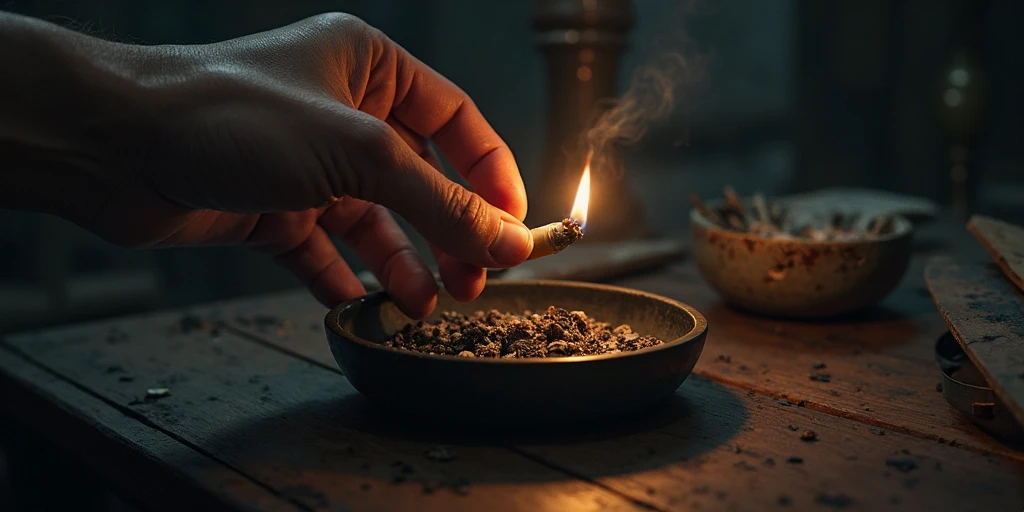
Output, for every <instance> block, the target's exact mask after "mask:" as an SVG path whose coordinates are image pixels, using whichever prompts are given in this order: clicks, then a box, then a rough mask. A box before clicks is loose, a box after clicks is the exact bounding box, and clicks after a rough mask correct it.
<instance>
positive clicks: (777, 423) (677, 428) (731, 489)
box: [200, 293, 1024, 510]
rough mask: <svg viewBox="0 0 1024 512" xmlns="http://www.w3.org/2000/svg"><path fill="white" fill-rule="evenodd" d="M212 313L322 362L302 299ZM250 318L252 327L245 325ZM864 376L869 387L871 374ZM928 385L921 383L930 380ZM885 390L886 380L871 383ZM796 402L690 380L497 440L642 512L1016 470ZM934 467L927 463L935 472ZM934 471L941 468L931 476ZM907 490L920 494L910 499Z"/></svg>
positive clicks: (923, 501)
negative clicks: (658, 404) (569, 427)
mask: <svg viewBox="0 0 1024 512" xmlns="http://www.w3.org/2000/svg"><path fill="white" fill-rule="evenodd" d="M217 309H218V310H212V311H201V312H200V313H201V314H210V315H212V316H213V317H218V318H223V319H226V320H227V321H228V322H229V323H230V324H231V325H233V326H239V327H232V328H233V329H234V328H239V329H240V330H241V331H242V332H245V333H246V334H247V335H249V336H251V337H252V338H253V339H254V340H259V342H260V343H268V344H271V345H274V346H277V347H279V348H280V349H281V350H287V351H296V352H297V353H301V354H302V356H303V357H305V358H309V359H310V360H314V361H318V362H319V363H320V364H322V365H323V366H324V367H334V360H333V358H332V357H331V355H330V353H329V351H328V350H327V348H326V342H325V341H324V340H323V338H322V334H321V333H319V332H316V331H318V330H322V327H321V326H320V325H318V324H317V322H316V320H315V319H317V318H320V317H322V315H323V313H324V310H323V309H322V308H321V307H319V306H318V305H317V304H316V303H315V302H313V301H311V300H310V299H309V298H308V297H307V296H306V294H303V293H296V294H292V295H290V296H288V297H287V298H286V299H283V300H282V299H274V298H272V297H268V298H266V299H265V300H259V299H254V300H252V301H249V302H247V303H237V304H232V305H230V306H228V307H225V308H217ZM257 318H261V319H262V321H255V319H257ZM940 322H941V320H940ZM318 328H319V329H318ZM712 355H713V353H712ZM702 362H703V361H702ZM808 366H809V365H808ZM773 375H774V374H773ZM804 375H805V374H803V373H801V375H800V378H801V382H805V380H803V379H805V377H804ZM713 378H714V377H713ZM870 378H871V379H872V380H875V381H878V380H879V379H878V378H877V376H875V377H870ZM928 382H929V384H930V385H933V384H931V383H932V381H931V380H929V381H928ZM891 383H892V381H891V380H882V381H881V382H879V384H891ZM806 387H807V385H806V384H801V383H798V382H796V379H794V381H793V383H792V388H791V389H792V391H793V392H794V393H796V394H798V395H799V394H800V392H801V391H800V390H801V388H806ZM929 392H930V393H934V394H935V395H938V396H939V402H938V403H939V404H940V405H945V402H943V401H942V399H941V393H935V392H934V391H933V390H929ZM875 393H876V395H875V396H880V395H883V394H884V391H883V390H881V389H875ZM825 395H827V396H831V395H830V394H828V393H825ZM900 398H901V397H900V396H899V393H895V394H894V396H892V397H888V398H886V399H884V400H881V401H880V403H882V404H883V406H887V405H889V404H888V402H894V403H892V404H891V408H892V410H894V411H895V412H894V413H893V417H892V418H890V419H888V420H886V422H882V425H887V424H893V425H895V426H896V428H897V430H899V429H900V428H902V427H901V425H904V423H903V420H902V419H901V418H900V417H899V416H900V414H901V413H902V412H903V411H902V409H903V408H901V407H900V404H899V400H900ZM797 403H798V402H796V401H786V400H781V399H772V398H769V397H765V396H761V395H758V394H755V393H748V392H747V391H746V390H745V389H743V388H741V389H736V388H730V387H726V386H722V385H720V384H717V383H715V382H713V381H709V380H704V379H701V378H694V379H691V380H689V381H687V382H686V383H684V385H683V386H682V387H681V388H680V391H679V393H678V396H677V398H676V399H675V401H674V402H673V403H672V404H671V405H670V407H669V412H667V413H665V414H663V415H661V416H656V417H649V418H645V419H641V420H637V421H635V422H631V423H627V424H625V425H621V426H618V427H614V428H611V429H610V430H609V431H605V432H599V433H597V434H586V433H580V434H572V435H565V436H555V439H547V440H545V441H544V442H535V441H531V440H530V439H524V440H516V439H511V440H509V441H510V442H511V443H512V444H511V446H512V447H513V449H515V450H516V451H518V452H521V453H524V454H528V455H530V456H532V457H535V458H536V459H537V460H539V461H542V462H543V463H544V464H545V465H549V466H552V467H558V468H560V469H563V470H564V471H566V472H568V473H571V474H577V475H580V476H583V477H585V478H587V479H589V480H593V481H595V482H598V483H600V484H602V485H605V486H608V487H609V488H612V489H614V490H617V491H619V492H622V493H623V494H626V495H628V496H630V497H633V498H634V499H637V500H642V501H643V502H644V503H645V504H647V505H649V506H651V508H653V509H654V510H696V509H702V510H707V509H710V510H716V509H725V510H730V509H733V510H744V509H750V510H761V508H757V507H755V506H751V505H750V504H754V503H757V504H764V508H765V509H768V508H773V507H775V506H778V507H779V508H785V507H783V506H781V505H778V503H779V500H780V499H781V500H782V501H783V502H785V501H786V500H789V503H791V504H792V505H793V506H795V507H797V509H802V508H813V507H820V508H823V509H826V510H827V509H828V508H829V507H830V505H829V504H834V503H839V504H842V503H845V501H843V499H844V498H849V499H850V504H849V507H850V508H851V509H853V510H858V509H861V510H877V509H879V508H884V507H894V506H895V505H900V506H905V507H907V508H908V509H924V508H925V507H927V508H934V509H937V510H942V509H949V508H950V506H951V503H950V502H949V501H948V496H947V497H946V498H943V497H942V496H943V489H942V488H943V487H949V488H952V487H954V486H956V485H958V481H959V480H961V479H963V478H967V477H968V473H959V472H958V473H957V474H955V475H947V474H945V472H946V471H947V470H946V469H944V468H945V467H946V466H947V465H948V464H951V463H953V462H951V461H950V460H947V457H949V458H952V459H955V460H956V461H957V462H955V464H957V465H960V464H968V466H969V467H972V468H973V469H971V470H969V471H976V472H980V473H981V474H986V475H988V474H990V473H992V472H991V471H989V470H988V468H989V467H990V466H991V464H998V465H1000V466H1001V467H1011V468H1019V467H1020V464H1021V463H1020V461H1015V460H1013V459H1007V458H1002V457H1000V456H992V455H986V456H979V455H977V454H976V453H975V451H972V450H971V449H967V450H965V449H963V448H964V446H965V443H966V444H967V446H971V444H970V443H972V442H973V441H974V440H973V439H971V437H972V434H970V433H968V432H966V431H957V435H956V436H955V437H954V438H947V440H946V441H944V442H942V443H937V442H935V440H934V439H936V438H937V436H933V437H932V438H928V439H922V438H923V437H925V436H923V435H921V434H920V433H919V432H912V433H911V434H910V435H907V434H903V433H900V432H896V431H893V430H891V429H889V428H888V427H886V426H882V427H877V426H875V425H872V424H863V423H859V422H857V421H851V420H848V419H846V418H842V417H835V416H832V415H831V414H830V413H831V412H833V411H831V410H828V409H823V410H812V406H813V404H812V403H806V404H805V405H806V407H799V406H798V405H797ZM873 403H874V402H873ZM877 414H879V413H877V412H869V413H864V415H877ZM953 418H955V416H953ZM854 419H861V418H854ZM927 421H929V419H928V418H925V417H918V418H916V422H920V423H926V422H927ZM911 423H914V422H911ZM791 424H792V425H794V426H797V427H798V428H799V429H801V430H802V429H803V428H812V429H814V430H815V431H817V432H819V434H822V433H823V432H829V433H828V434H827V435H826V434H822V441H820V442H819V443H820V444H819V443H807V442H804V441H801V440H800V439H799V436H798V435H799V433H800V432H798V431H792V430H790V429H789V425H791ZM808 425H810V427H808ZM968 427H969V425H968ZM873 429H874V430H873ZM943 432H945V431H943ZM826 438H827V439H826ZM737 446H739V447H740V452H739V453H737V452H736V447H737ZM975 446H976V445H975ZM901 450H908V451H910V452H911V454H912V455H911V456H910V458H912V459H914V460H915V461H917V463H920V469H921V471H920V472H917V473H913V472H911V473H908V474H907V475H903V474H902V473H900V472H899V471H898V470H894V469H892V468H891V467H889V466H886V465H885V459H886V458H887V457H894V458H896V459H901V457H903V458H906V454H903V453H902V452H901ZM978 451H987V450H984V449H978ZM993 451H995V450H993ZM790 456H801V457H804V459H805V460H804V464H789V463H786V462H785V460H786V458H788V457H790ZM769 459H771V460H770V461H769ZM812 459H813V460H814V462H811V461H812ZM921 461H928V462H927V463H926V462H921ZM1011 461H1012V462H1011ZM935 462H938V463H939V464H938V465H937V466H936V465H935ZM1004 464H1005V465H1008V466H1004ZM929 465H930V466H929ZM936 467H941V468H943V469H942V470H941V471H939V470H936V469H935V468H936ZM933 470H934V471H933ZM913 471H917V470H916V469H915V470H913ZM999 471H1000V472H1002V471H1005V469H1000V470H999ZM1016 471H1018V470H1017V469H1013V470H1011V472H1016ZM1003 476H1005V475H1003ZM986 478H988V477H986ZM995 478H996V480H992V481H989V482H987V483H985V484H983V485H984V486H986V487H988V486H991V489H998V490H999V491H997V493H998V492H1004V491H1007V492H1010V493H1011V494H1010V496H1008V498H1009V499H1010V500H1011V501H1013V502H1015V501H1014V500H1017V501H1019V500H1020V499H1022V497H1021V496H1016V494H1015V493H1017V494H1022V496H1024V486H1022V483H1024V480H1021V475H1020V474H1018V473H1014V475H1013V476H1011V477H1010V478H1009V479H1007V480H1001V479H1002V476H995ZM922 481H928V482H929V483H928V484H926V486H927V487H928V488H929V489H930V490H927V491H925V490H924V487H921V486H920V485H919V484H921V482H922ZM968 485H969V486H973V485H974V484H973V483H971V484H968ZM932 486H934V487H932ZM867 488H870V489H872V491H871V492H867V493H865V492H864V491H863V489H867ZM1018 490H1019V491H1018ZM918 491H920V492H922V493H924V494H928V495H930V496H929V497H926V496H922V495H918V494H917V492H918ZM1004 497H1007V495H1004ZM833 499H834V500H835V501H832V500H833ZM822 503H824V504H822ZM964 505H965V504H963V503H961V504H958V505H957V506H958V507H959V508H957V510H963V509H976V510H981V508H980V507H983V506H984V505H982V504H981V503H975V504H973V505H977V506H978V507H979V508H973V507H972V506H970V505H972V504H966V505H968V506H964ZM745 507H746V508H745ZM896 508H898V507H896Z"/></svg>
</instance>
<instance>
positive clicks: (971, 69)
mask: <svg viewBox="0 0 1024 512" xmlns="http://www.w3.org/2000/svg"><path fill="white" fill-rule="evenodd" d="M958 5H959V11H960V14H959V16H957V18H956V19H957V21H958V23H959V24H960V26H959V27H957V28H958V29H959V30H958V33H959V37H958V40H957V41H956V44H955V45H954V47H953V51H952V53H951V55H950V60H949V63H948V64H947V66H946V68H945V69H944V74H943V77H942V81H941V87H940V88H939V89H940V92H939V95H938V100H939V122H940V123H941V125H942V129H943V131H944V132H945V135H946V140H947V142H948V144H949V146H948V150H947V151H948V154H947V158H948V167H947V169H948V172H949V184H950V195H949V200H950V206H951V207H952V208H953V213H954V214H955V215H956V216H957V217H958V218H960V219H961V220H964V221H966V220H967V218H968V217H969V216H970V215H971V213H973V210H974V202H975V195H976V194H977V181H978V170H977V168H976V162H977V158H976V156H975V148H976V146H977V142H978V139H979V138H980V137H981V135H982V133H981V132H982V131H983V127H984V125H985V122H986V121H987V119H986V118H987V115H986V108H987V99H988V98H987V96H988V90H987V89H988V83H987V77H986V76H985V73H984V69H983V68H984V66H983V63H982V60H981V55H980V51H979V48H980V47H981V46H982V44H981V38H982V37H983V36H984V21H983V20H984V17H985V13H986V11H987V7H988V2H986V1H974V2H960V3H959V4H958Z"/></svg>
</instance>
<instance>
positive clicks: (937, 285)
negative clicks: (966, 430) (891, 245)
mask: <svg viewBox="0 0 1024 512" xmlns="http://www.w3.org/2000/svg"><path fill="white" fill-rule="evenodd" d="M925 278H926V279H927V281H928V288H929V289H930V290H931V293H932V297H933V298H934V299H935V303H936V304H937V305H938V306H939V310H940V311H941V312H942V316H943V317H944V318H945V319H946V323H947V324H949V328H950V331H952V333H953V336H954V337H956V339H957V341H959V342H960V345H962V346H963V347H964V351H965V352H967V355H968V357H970V358H971V360H972V361H973V362H974V364H975V365H976V366H977V367H978V369H979V370H981V372H982V373H983V374H984V375H985V378H986V380H987V381H988V382H989V384H990V385H991V386H992V390H993V391H994V392H995V393H996V396H998V397H999V398H1000V400H1002V401H1003V403H1004V404H1005V405H1006V407H1007V408H1008V409H1009V410H1010V412H1011V413H1012V414H1013V415H1014V417H1015V418H1017V421H1018V422H1020V423H1021V424H1022V425H1024V295H1022V293H1021V291H1020V290H1018V289H1017V288H1016V287H1014V285H1013V284H1012V283H1011V282H1010V281H1009V279H1007V278H1006V276H1004V275H1003V273H1002V272H1001V271H1000V270H999V269H998V268H996V266H995V265H993V264H991V263H974V262H970V263H968V262H959V261H956V260H953V259H951V258H947V257H938V258H935V259H933V260H931V261H930V262H929V264H928V268H927V270H926V271H925Z"/></svg>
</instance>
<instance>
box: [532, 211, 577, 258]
mask: <svg viewBox="0 0 1024 512" xmlns="http://www.w3.org/2000/svg"><path fill="white" fill-rule="evenodd" d="M530 235H531V236H533V252H531V253H530V257H529V258H526V259H527V260H533V259H537V258H542V257H544V256H551V255H552V254H558V253H560V252H562V251H563V250H565V248H566V247H569V246H570V245H572V244H573V243H575V242H576V241H578V240H579V239H581V238H583V230H582V229H580V224H579V223H578V222H576V221H574V220H572V219H568V218H567V219H563V220H562V222H552V223H551V224H545V225H543V226H540V227H537V228H533V229H531V230H530Z"/></svg>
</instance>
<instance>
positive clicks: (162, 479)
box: [0, 338, 300, 512]
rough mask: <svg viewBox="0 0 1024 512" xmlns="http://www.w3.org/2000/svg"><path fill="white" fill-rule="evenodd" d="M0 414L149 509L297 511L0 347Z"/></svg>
mask: <svg viewBox="0 0 1024 512" xmlns="http://www.w3.org/2000/svg"><path fill="white" fill-rule="evenodd" d="M72 339H75V338H72ZM114 378H115V379H116V376H115V377H114ZM0 411H3V412H4V413H6V414H7V415H8V416H6V417H16V418H17V421H19V422H21V423H24V426H25V427H26V428H29V429H32V430H33V431H35V432H36V433H37V434H38V435H39V436H41V437H46V438H48V439H50V440H51V441H52V442H53V443H54V444H56V445H58V446H59V447H60V448H63V449H65V450H67V451H69V452H70V453H71V454H73V455H75V456H77V457H79V458H80V459H81V460H83V461H85V462H87V463H88V462H91V463H92V469H93V470H94V471H96V472H97V473H98V474H99V475H100V476H102V477H103V478H104V479H106V480H107V481H109V482H111V483H112V484H113V485H114V487H115V489H116V490H118V491H121V492H124V493H126V494H127V495H128V496H129V497H132V496H135V497H143V496H144V497H145V501H146V503H148V504H149V505H150V506H151V507H152V508H153V509H154V510H168V511H180V510H182V509H186V508H193V509H196V510H262V511H275V512H277V511H281V512H284V511H294V510H300V509H298V508H297V507H296V506H295V505H294V504H291V503H288V502H287V501H285V500H283V499H282V498H281V497H280V496H277V495H274V494H273V493H271V492H268V491H267V490H266V489H264V488H263V487H261V486H260V485H258V484H257V483H255V482H253V481H252V480H250V479H249V477H247V476H246V475H244V474H241V473H238V472H237V471H235V470H233V469H231V468H229V467H227V466H225V465H224V464H223V463H221V462H220V461H218V460H216V459H213V458H211V457H207V456H204V455H203V454H202V453H200V452H198V451H196V450H195V449H194V448H193V447H191V446H189V445H187V444H185V443H183V442H181V440H179V439H175V438H174V437H173V436H171V435H169V434H168V433H167V432H163V431H161V430H159V429H156V428H153V427H151V426H150V425H149V424H148V422H147V421H146V419H145V418H144V417H142V416H139V415H136V414H135V413H134V411H131V410H130V409H129V408H127V407H119V406H117V405H115V404H111V403H109V402H108V401H107V400H106V399H105V397H102V396H96V395H95V394H93V393H91V392H90V391H89V390H87V389H82V387H81V386H79V385H78V384H76V383H74V382H71V381H68V380H67V379H65V378H64V377H62V376H60V375H57V374H54V373H53V372H51V371H50V370H49V369H47V368H46V367H41V366H37V365H35V364H33V363H31V362H29V361H28V360H26V359H25V358H23V357H21V356H19V355H18V354H16V353H15V352H12V351H11V350H10V349H9V348H8V347H5V346H0ZM14 469H16V468H14ZM53 483H54V482H51V484H53ZM239 497H242V499H241V500H239V499H238V498H239Z"/></svg>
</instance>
